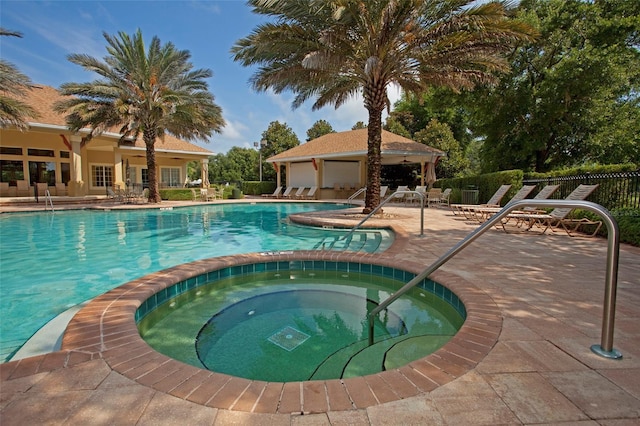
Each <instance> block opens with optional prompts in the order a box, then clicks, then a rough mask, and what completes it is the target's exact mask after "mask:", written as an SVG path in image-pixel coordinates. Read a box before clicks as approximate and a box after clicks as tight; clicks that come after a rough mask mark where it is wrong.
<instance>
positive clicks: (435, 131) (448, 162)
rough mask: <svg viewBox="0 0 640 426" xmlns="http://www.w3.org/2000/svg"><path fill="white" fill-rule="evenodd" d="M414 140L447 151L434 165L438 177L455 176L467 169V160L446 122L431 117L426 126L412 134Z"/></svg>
mask: <svg viewBox="0 0 640 426" xmlns="http://www.w3.org/2000/svg"><path fill="white" fill-rule="evenodd" d="M414 140H415V141H416V142H420V143H423V144H425V145H429V146H431V147H433V148H437V149H441V150H442V151H444V152H446V153H447V157H446V158H443V159H441V160H440V161H438V164H437V165H436V175H437V176H438V177H439V178H451V177H456V176H457V175H459V174H460V173H461V172H463V171H464V170H466V169H468V167H469V160H467V158H466V157H465V155H464V150H463V149H462V147H461V146H460V143H459V142H458V141H457V140H456V138H455V137H454V136H453V132H452V131H451V128H450V127H449V125H447V124H446V123H440V122H439V121H438V120H437V119H435V118H433V119H431V121H430V122H429V124H427V127H425V128H424V129H423V130H420V131H418V132H417V133H416V134H415V135H414Z"/></svg>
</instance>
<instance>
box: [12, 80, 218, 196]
mask: <svg viewBox="0 0 640 426" xmlns="http://www.w3.org/2000/svg"><path fill="white" fill-rule="evenodd" d="M61 99H63V96H62V95H60V93H59V92H58V91H57V90H56V89H55V88H53V87H50V86H35V87H34V88H33V89H32V90H30V91H28V92H26V93H25V97H24V98H20V100H21V101H22V102H24V103H26V104H28V105H30V106H31V107H32V108H33V109H35V111H36V112H37V116H36V117H34V118H32V119H30V120H29V123H28V124H29V129H28V130H26V131H20V130H18V129H15V128H12V127H8V128H0V196H33V191H29V193H28V194H25V193H18V186H20V185H19V184H18V182H19V181H20V182H21V184H22V185H24V182H26V185H27V186H28V187H33V186H34V184H36V183H41V184H45V183H46V184H48V188H49V190H50V193H51V194H52V195H70V196H85V195H105V194H106V193H107V188H113V187H121V188H124V187H125V185H126V184H127V183H129V184H131V185H138V186H144V185H145V184H146V183H147V180H146V179H147V162H146V148H145V144H144V141H143V140H142V137H139V138H138V139H137V140H130V141H127V142H123V143H119V140H120V138H121V135H120V134H119V133H117V132H115V131H114V132H104V133H103V134H102V135H100V136H97V137H94V138H93V139H92V140H91V141H90V142H88V143H85V142H84V141H83V136H84V135H86V134H87V133H88V131H80V132H78V133H73V132H71V131H70V130H68V128H67V126H66V121H65V116H64V115H63V114H60V113H58V112H56V111H55V110H54V108H53V105H54V104H55V103H56V102H57V101H59V100H61ZM83 134H84V135H83ZM155 153H156V162H157V166H158V170H157V176H159V184H160V187H161V188H162V187H182V186H183V185H184V183H185V181H186V178H187V164H188V163H189V162H191V161H200V162H202V164H203V175H204V174H205V171H206V170H207V169H208V168H207V167H206V166H207V165H208V159H209V157H210V156H211V155H214V153H213V152H211V151H209V150H207V149H205V148H202V147H200V146H197V145H195V144H192V143H189V142H187V141H183V140H180V139H178V138H176V137H173V136H171V135H165V137H164V138H163V139H161V138H158V140H157V142H156V144H155ZM127 177H128V179H127ZM127 180H128V182H127ZM206 181H207V180H206V176H204V177H203V182H206ZM45 187H46V185H45Z"/></svg>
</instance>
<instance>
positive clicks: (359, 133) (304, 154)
mask: <svg viewBox="0 0 640 426" xmlns="http://www.w3.org/2000/svg"><path fill="white" fill-rule="evenodd" d="M367 140H368V133H367V129H358V130H350V131H346V132H337V133H328V134H326V135H323V136H320V137H319V138H316V139H313V140H311V141H309V142H306V143H304V144H302V145H298V146H296V147H294V148H291V149H289V150H287V151H284V152H281V153H279V154H277V155H274V156H272V157H269V158H268V159H267V161H269V162H271V163H274V162H280V161H296V160H309V159H311V158H332V157H333V158H335V157H346V156H362V155H366V154H367ZM381 148H382V156H383V157H384V156H385V154H387V155H400V156H402V155H406V156H411V155H413V156H435V157H438V156H444V155H445V153H444V152H443V151H441V150H439V149H436V148H432V147H430V146H428V145H424V144H421V143H418V142H414V141H412V140H411V139H408V138H405V137H404V136H400V135H396V134H395V133H391V132H389V131H386V130H382V145H381Z"/></svg>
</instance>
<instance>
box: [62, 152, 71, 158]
mask: <svg viewBox="0 0 640 426" xmlns="http://www.w3.org/2000/svg"><path fill="white" fill-rule="evenodd" d="M60 158H71V153H70V152H69V151H60Z"/></svg>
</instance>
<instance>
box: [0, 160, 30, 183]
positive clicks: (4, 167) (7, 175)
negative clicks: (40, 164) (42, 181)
mask: <svg viewBox="0 0 640 426" xmlns="http://www.w3.org/2000/svg"><path fill="white" fill-rule="evenodd" d="M22 166H23V163H22V161H16V160H0V182H9V185H11V186H16V181H17V180H24V169H23V168H22Z"/></svg>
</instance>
